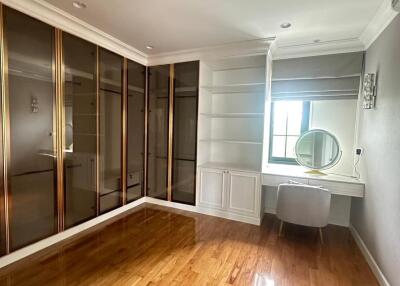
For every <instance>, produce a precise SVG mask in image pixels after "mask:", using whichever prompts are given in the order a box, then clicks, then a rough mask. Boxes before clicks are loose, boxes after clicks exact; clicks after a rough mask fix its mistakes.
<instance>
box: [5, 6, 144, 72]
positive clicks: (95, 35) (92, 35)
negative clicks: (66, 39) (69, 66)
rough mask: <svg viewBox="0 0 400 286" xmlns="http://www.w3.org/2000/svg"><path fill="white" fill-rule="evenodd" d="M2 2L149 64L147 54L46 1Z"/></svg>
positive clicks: (129, 57) (134, 59) (127, 56)
mask: <svg viewBox="0 0 400 286" xmlns="http://www.w3.org/2000/svg"><path fill="white" fill-rule="evenodd" d="M0 2H2V3H3V4H4V5H7V6H9V7H11V8H13V9H15V10H18V11H20V12H22V13H25V14H27V15H29V16H32V17H34V18H36V19H38V20H40V21H43V22H45V23H47V24H49V25H52V26H54V27H56V28H59V29H61V30H63V31H65V32H68V33H71V34H73V35H76V36H78V37H81V38H83V39H85V40H87V41H90V42H92V43H94V44H96V45H99V46H101V47H103V48H106V49H108V50H111V51H113V52H115V53H118V54H120V55H121V56H124V57H126V58H128V59H131V60H133V61H136V62H138V63H141V64H143V65H146V64H147V55H146V54H145V53H143V52H141V51H139V50H137V49H135V48H133V47H132V46H130V45H128V44H126V43H124V42H122V41H120V40H118V39H117V38H114V37H113V36H111V35H109V34H107V33H105V32H103V31H101V30H100V29H97V28H95V27H93V26H91V25H89V24H88V23H86V22H84V21H82V20H80V19H78V18H76V17H74V16H72V15H71V14H69V13H67V12H65V11H63V10H61V9H59V8H57V7H55V6H53V5H51V4H49V3H48V2H46V1H44V0H1V1H0Z"/></svg>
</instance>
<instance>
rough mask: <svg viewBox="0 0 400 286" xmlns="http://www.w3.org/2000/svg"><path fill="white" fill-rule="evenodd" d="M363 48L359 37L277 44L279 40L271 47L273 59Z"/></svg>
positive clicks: (344, 51) (360, 49) (335, 52)
mask: <svg viewBox="0 0 400 286" xmlns="http://www.w3.org/2000/svg"><path fill="white" fill-rule="evenodd" d="M364 49H365V47H364V44H363V43H362V42H361V40H360V39H359V38H349V39H340V40H332V41H325V42H319V43H306V44H293V45H279V42H275V43H273V45H272V47H271V51H272V56H273V59H274V60H282V59H291V58H302V57H313V56H322V55H330V54H343V53H351V52H360V51H364Z"/></svg>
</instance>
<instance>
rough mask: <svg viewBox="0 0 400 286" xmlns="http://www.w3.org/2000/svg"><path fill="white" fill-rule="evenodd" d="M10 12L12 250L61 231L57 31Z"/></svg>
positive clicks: (7, 18) (7, 26)
mask: <svg viewBox="0 0 400 286" xmlns="http://www.w3.org/2000/svg"><path fill="white" fill-rule="evenodd" d="M4 16H5V26H4V32H5V39H6V41H5V43H6V50H5V53H6V58H7V60H8V92H9V94H8V97H9V107H8V108H9V119H10V158H9V160H10V162H9V181H8V190H9V197H10V249H11V250H15V249H18V248H21V247H22V246H25V245H27V244H30V243H32V242H34V241H37V240H39V239H42V238H44V237H47V236H50V235H52V234H54V233H55V232H56V229H57V224H56V223H57V212H56V159H55V157H56V156H55V152H54V150H55V138H54V137H55V136H54V129H55V128H54V125H55V120H54V118H55V112H54V103H55V99H54V98H55V96H54V95H55V88H54V79H53V70H52V66H53V62H54V29H53V28H52V27H50V26H48V25H46V24H44V23H42V22H39V21H37V20H35V19H33V18H30V17H28V16H25V15H23V14H21V13H19V12H16V11H15V10H12V9H9V8H6V9H5V15H4ZM27 27H29V28H27Z"/></svg>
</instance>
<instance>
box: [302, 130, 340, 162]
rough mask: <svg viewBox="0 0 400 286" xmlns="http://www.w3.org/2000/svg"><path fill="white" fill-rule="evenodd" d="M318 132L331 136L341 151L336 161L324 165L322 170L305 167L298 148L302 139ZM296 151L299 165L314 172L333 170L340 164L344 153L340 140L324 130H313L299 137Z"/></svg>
mask: <svg viewBox="0 0 400 286" xmlns="http://www.w3.org/2000/svg"><path fill="white" fill-rule="evenodd" d="M316 132H323V133H325V134H327V135H329V136H331V137H332V138H333V140H334V141H335V142H336V144H337V146H338V149H339V152H338V154H337V156H336V158H335V159H334V160H332V161H331V162H330V163H329V164H327V165H324V166H322V167H321V168H315V167H310V166H307V165H305V164H304V162H303V161H302V160H301V159H299V154H298V146H299V142H300V141H301V139H303V138H304V137H306V136H307V135H309V134H311V133H316ZM294 151H295V154H296V161H297V163H299V165H300V166H303V167H306V168H308V169H312V170H327V169H330V168H333V167H334V166H336V165H337V164H338V163H339V161H340V159H341V158H342V153H343V151H342V149H341V148H340V143H339V140H338V139H337V137H336V136H335V135H333V134H332V133H330V132H329V131H326V130H324V129H311V130H308V131H307V132H304V133H303V134H302V135H301V136H300V137H299V139H297V141H296V145H295V147H294Z"/></svg>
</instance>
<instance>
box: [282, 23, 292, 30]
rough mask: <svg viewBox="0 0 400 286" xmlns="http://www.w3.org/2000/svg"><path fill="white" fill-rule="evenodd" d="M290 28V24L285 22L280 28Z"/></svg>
mask: <svg viewBox="0 0 400 286" xmlns="http://www.w3.org/2000/svg"><path fill="white" fill-rule="evenodd" d="M291 26H292V24H290V23H289V22H285V23H282V24H281V28H282V29H287V28H290V27H291Z"/></svg>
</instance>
